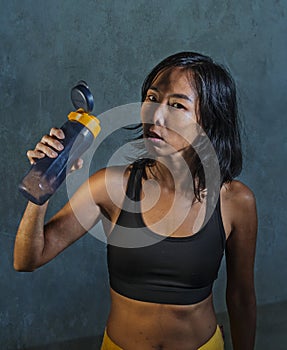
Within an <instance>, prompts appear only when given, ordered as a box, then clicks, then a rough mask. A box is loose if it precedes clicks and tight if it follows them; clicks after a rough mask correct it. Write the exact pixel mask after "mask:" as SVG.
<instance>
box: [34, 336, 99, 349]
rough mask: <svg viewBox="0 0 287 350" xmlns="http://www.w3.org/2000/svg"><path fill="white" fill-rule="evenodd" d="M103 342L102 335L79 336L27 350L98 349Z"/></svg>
mask: <svg viewBox="0 0 287 350" xmlns="http://www.w3.org/2000/svg"><path fill="white" fill-rule="evenodd" d="M101 344H102V335H99V336H97V337H86V338H78V339H74V340H67V341H63V342H59V343H54V344H49V345H41V346H36V347H31V348H27V350H83V349H85V350H97V349H100V346H101Z"/></svg>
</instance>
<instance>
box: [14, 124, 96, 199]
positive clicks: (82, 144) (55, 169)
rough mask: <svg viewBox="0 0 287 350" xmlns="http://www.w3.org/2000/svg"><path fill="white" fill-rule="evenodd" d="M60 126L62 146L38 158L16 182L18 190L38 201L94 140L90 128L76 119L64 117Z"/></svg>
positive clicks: (51, 192) (52, 188)
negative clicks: (58, 150)
mask: <svg viewBox="0 0 287 350" xmlns="http://www.w3.org/2000/svg"><path fill="white" fill-rule="evenodd" d="M61 129H62V130H63V131H64V134H65V138H64V139H63V140H61V142H62V144H63V146H64V149H63V150H62V151H60V152H58V156H57V157H56V158H49V157H47V156H45V157H44V158H42V159H38V160H37V161H36V163H35V164H33V165H32V166H31V168H30V170H29V172H28V173H27V174H26V176H25V177H24V178H23V180H22V182H21V183H20V185H19V190H20V192H21V193H22V194H23V195H24V196H25V197H26V198H27V199H29V200H30V201H31V202H33V203H35V204H38V205H42V204H44V203H45V202H46V201H47V200H48V199H49V198H50V197H51V196H52V195H53V194H54V193H55V192H56V190H57V189H58V187H59V186H60V185H61V184H62V182H63V181H64V180H65V178H66V175H67V173H68V172H69V170H70V169H71V167H72V166H73V164H74V163H75V161H76V160H77V159H78V158H80V157H81V155H82V154H83V153H84V152H85V151H86V150H87V149H88V148H89V147H90V146H91V144H92V142H93V140H94V135H93V133H92V132H91V130H89V128H87V127H86V126H85V125H83V124H82V123H79V122H78V121H76V120H68V121H67V122H66V123H65V124H64V125H63V126H62V127H61Z"/></svg>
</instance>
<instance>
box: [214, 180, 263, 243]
mask: <svg viewBox="0 0 287 350" xmlns="http://www.w3.org/2000/svg"><path fill="white" fill-rule="evenodd" d="M221 198H222V202H221V206H222V217H223V222H224V226H225V227H227V231H228V234H227V236H229V234H230V233H231V232H232V231H238V232H239V231H242V232H245V233H247V232H248V231H249V229H247V227H250V226H253V227H256V225H257V213H256V199H255V195H254V193H253V191H252V190H251V189H250V188H249V187H248V186H246V185H245V184H244V183H242V182H241V181H238V180H233V181H231V182H230V183H226V184H224V186H223V187H222V189H221Z"/></svg>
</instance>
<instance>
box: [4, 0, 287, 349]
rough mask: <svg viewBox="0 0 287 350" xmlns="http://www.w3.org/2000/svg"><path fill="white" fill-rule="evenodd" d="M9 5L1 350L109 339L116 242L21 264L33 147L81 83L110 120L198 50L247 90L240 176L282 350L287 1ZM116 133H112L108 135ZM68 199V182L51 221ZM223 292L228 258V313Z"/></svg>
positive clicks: (220, 285)
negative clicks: (169, 66) (154, 71)
mask: <svg viewBox="0 0 287 350" xmlns="http://www.w3.org/2000/svg"><path fill="white" fill-rule="evenodd" d="M0 5H1V6H0V9H1V10H0V19H1V21H0V23H1V26H0V92H1V93H0V110H1V113H0V118H1V123H0V140H1V150H2V154H1V163H0V166H1V171H0V174H1V175H0V176H1V181H0V186H1V204H0V218H1V232H0V348H1V349H3V350H8V349H11V350H14V349H30V348H34V347H35V348H37V349H48V348H49V349H66V348H67V349H68V348H69V349H74V348H86V349H89V348H91V344H97V343H98V342H99V341H100V338H101V335H102V332H103V329H104V326H105V321H106V317H107V312H108V308H109V296H108V279H107V274H106V262H105V245H104V243H102V242H101V241H100V240H98V239H95V238H94V236H93V235H90V234H87V235H86V236H85V237H84V238H82V239H81V240H79V241H78V242H76V243H75V244H74V245H73V246H72V247H70V248H69V249H68V250H66V251H65V252H64V253H63V254H62V255H60V256H59V257H57V258H56V259H55V260H54V261H52V262H50V263H49V264H48V265H46V266H44V267H42V268H40V269H39V270H37V271H36V272H33V273H19V272H15V271H14V270H13V265H12V264H13V245H14V240H15V234H16V231H17V226H18V224H19V220H20V218H21V215H22V213H23V211H24V208H25V205H26V201H25V199H24V198H23V197H22V196H21V195H20V194H19V193H18V191H17V186H18V183H19V181H20V180H21V178H22V176H23V175H24V173H25V172H26V171H27V169H28V168H29V164H28V161H27V159H26V155H25V153H26V150H27V149H30V148H33V147H34V145H35V144H36V142H37V141H38V140H39V139H40V137H41V136H42V135H43V134H45V133H47V132H48V131H49V129H50V128H51V127H52V126H60V125H62V124H63V122H64V121H65V120H66V115H67V113H68V112H69V111H70V110H71V109H72V105H71V102H70V99H69V91H70V88H71V87H72V86H73V85H74V84H75V83H76V82H77V81H78V80H80V79H85V80H87V81H88V82H89V85H90V87H91V89H92V90H93V91H94V93H95V106H96V107H95V113H97V114H101V113H103V112H105V111H106V110H108V109H111V108H113V107H116V106H120V105H123V104H128V103H131V102H139V101H140V87H141V83H142V81H143V79H144V77H145V76H146V74H147V73H148V72H149V71H150V69H151V68H152V67H153V66H154V65H155V64H156V63H157V62H158V61H159V60H161V59H162V58H164V57H165V56H167V55H169V54H172V53H175V52H177V51H183V50H192V51H199V52H201V53H204V54H208V55H210V56H211V57H213V58H214V59H215V60H216V61H218V62H221V63H223V64H225V65H226V66H227V67H228V68H229V69H230V71H231V73H232V75H233V76H234V78H235V81H236V83H237V86H238V95H239V104H240V113H241V117H242V122H243V123H242V124H243V141H244V171H243V173H242V176H241V177H240V179H241V180H242V181H243V182H245V183H246V184H247V185H248V186H249V187H251V189H252V190H253V191H254V193H255V195H256V198H257V206H258V213H259V232H258V245H257V257H256V288H257V298H258V304H259V309H260V308H261V307H264V306H266V307H269V306H270V305H277V306H278V305H279V306H278V310H279V312H278V313H277V314H276V313H275V314H274V315H273V314H272V315H271V314H270V313H269V314H268V319H269V321H270V317H271V321H272V318H273V317H274V329H273V327H272V323H271V326H270V325H269V326H268V328H266V330H265V331H264V322H265V316H263V314H260V316H259V326H260V325H263V326H262V327H263V328H261V330H262V334H261V333H259V335H258V339H257V342H258V344H261V345H260V346H259V345H258V349H259V348H260V349H269V347H268V345H267V343H266V342H265V340H264V339H265V338H264V336H266V335H268V334H271V333H272V332H273V330H274V331H276V327H277V326H278V324H277V323H276V319H277V317H278V314H281V315H282V314H283V313H285V315H286V301H287V279H286V276H287V265H286V263H285V261H286V250H287V236H286V220H285V213H286V198H287V196H286V186H285V183H284V179H285V178H286V177H285V174H286V149H287V143H286V109H287V104H286V89H287V79H286V68H285V67H286V63H287V50H286V32H287V22H286V17H287V2H286V1H283V0H278V1H275V0H269V1H268V0H260V1H259V0H253V1H250V0H242V1H237V0H223V1H215V0H201V1H188V0H177V1H169V0H166V1H163V0H162V1H151V0H137V1H133V0H126V1H116V0H106V1H103V0H102V1H95V0H81V1H75V0H62V1H59V0H48V1H47V0H37V1H36V0H9V1H4V0H0ZM108 134H109V129H108V127H105V128H103V131H102V135H108ZM119 135H121V134H119ZM118 144H119V137H116V138H111V137H110V138H109V142H106V143H105V145H104V146H105V147H101V151H100V152H98V154H97V157H94V160H93V162H95V164H94V165H93V166H94V167H95V169H96V168H100V167H102V166H103V165H104V164H105V161H106V159H107V158H108V157H109V155H110V154H111V153H113V149H114V147H116V146H117V145H118ZM72 176H76V174H75V175H72ZM66 200H67V195H66V189H65V186H64V185H63V187H62V188H61V190H60V191H59V192H58V193H57V194H56V195H55V197H54V198H53V199H52V200H51V203H50V208H49V212H48V216H47V217H49V216H50V215H51V214H52V213H54V212H56V211H57V210H58V209H59V208H60V207H61V206H62V205H63V204H64V203H65V201H66ZM97 229H98V230H99V231H100V230H101V229H100V227H99V228H97ZM224 287H225V269H224V263H223V265H222V269H221V271H220V276H219V279H218V282H217V283H216V286H215V303H216V309H217V311H218V313H220V314H221V315H224V314H222V313H224V312H225V310H226V306H225V303H224V293H223V292H222V289H224ZM284 303H285V304H284ZM280 305H285V309H284V308H283V307H280ZM266 317H267V316H266ZM270 327H271V328H270ZM283 343H284V341H283ZM283 343H282V341H281V346H283V347H282V349H283V348H284V349H285V348H286V345H285V346H284V344H283ZM286 343H287V342H286ZM286 343H285V344H286ZM77 344H78V345H77ZM264 344H265V345H264ZM81 346H82V347H81ZM96 348H97V346H96V345H95V347H94V349H96ZM277 348H278V349H279V348H280V346H279V347H277ZM270 349H272V346H271V347H270ZM280 349H281V348H280Z"/></svg>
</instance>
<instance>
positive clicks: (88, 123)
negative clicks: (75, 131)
mask: <svg viewBox="0 0 287 350" xmlns="http://www.w3.org/2000/svg"><path fill="white" fill-rule="evenodd" d="M68 119H69V120H75V121H77V122H79V123H81V124H83V125H84V126H85V127H86V128H88V129H89V130H90V131H91V133H92V134H93V135H94V137H96V136H98V134H99V132H100V131H101V126H100V121H99V119H98V118H96V117H95V116H93V115H90V114H88V113H86V112H85V111H84V110H83V109H78V110H77V111H76V112H71V113H70V114H69V115H68Z"/></svg>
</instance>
